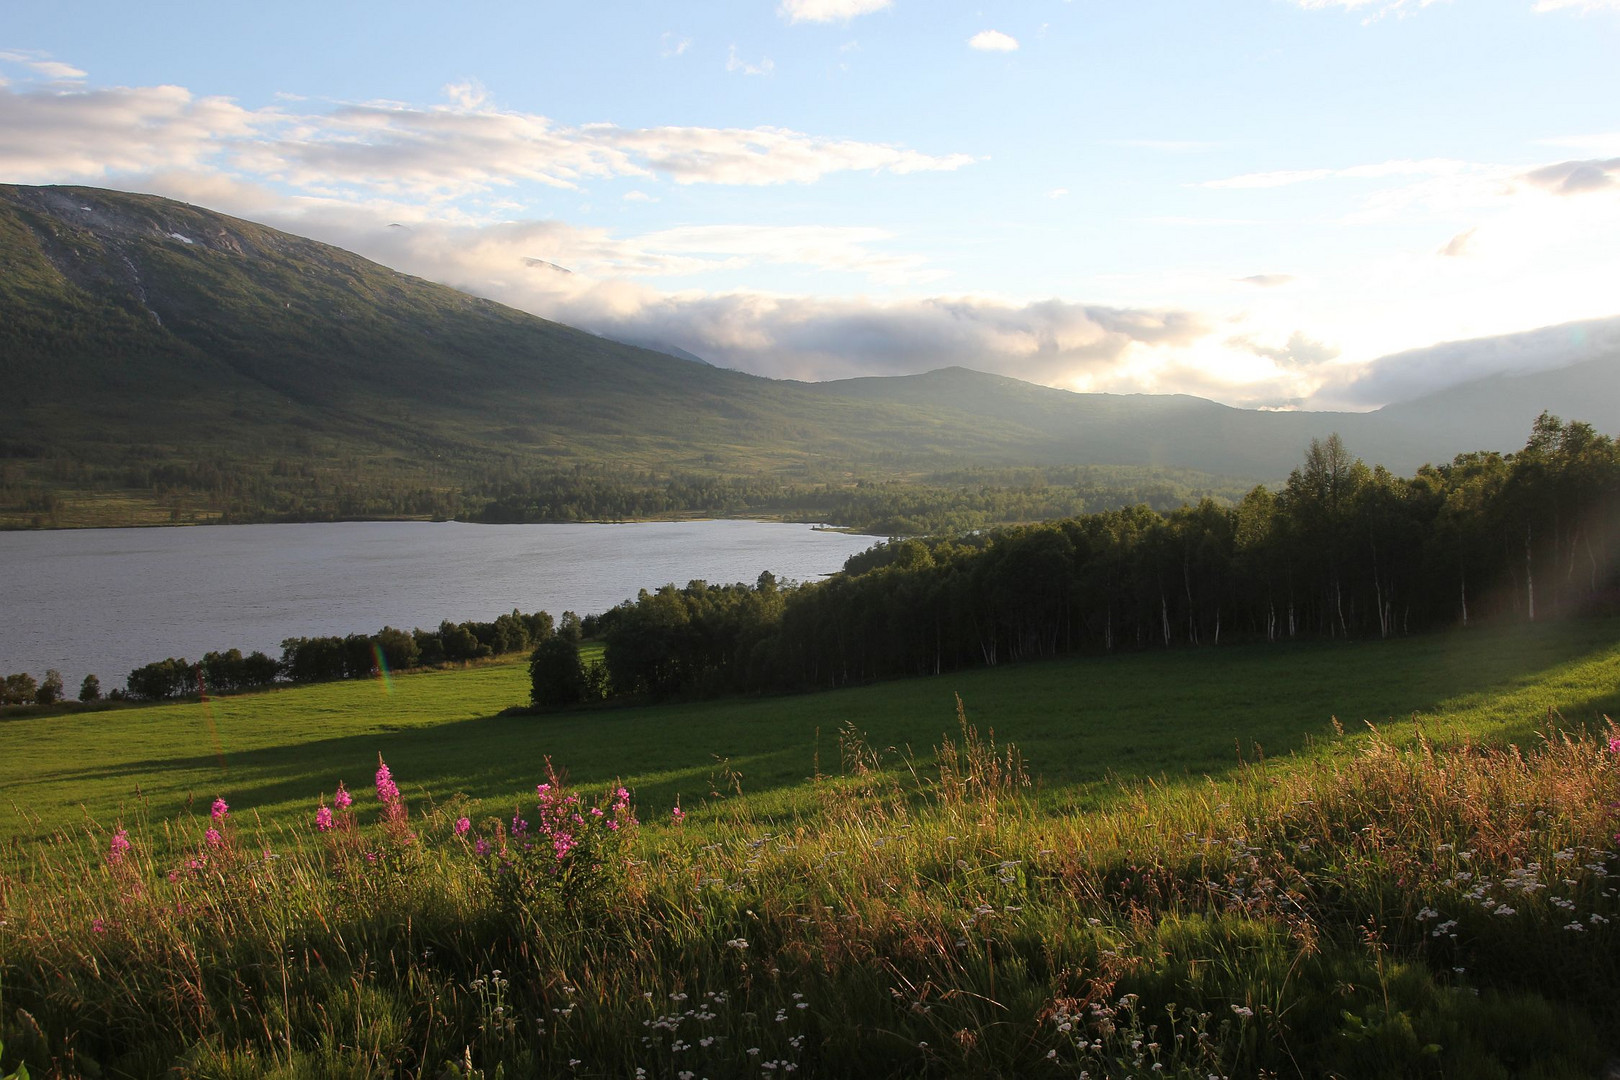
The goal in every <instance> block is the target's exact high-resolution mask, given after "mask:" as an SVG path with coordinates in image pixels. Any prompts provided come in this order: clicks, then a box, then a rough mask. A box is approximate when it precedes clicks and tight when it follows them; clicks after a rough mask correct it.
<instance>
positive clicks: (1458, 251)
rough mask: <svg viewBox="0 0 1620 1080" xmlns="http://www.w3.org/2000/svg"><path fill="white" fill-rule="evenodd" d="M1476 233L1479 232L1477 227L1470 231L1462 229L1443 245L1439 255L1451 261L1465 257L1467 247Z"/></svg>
mask: <svg viewBox="0 0 1620 1080" xmlns="http://www.w3.org/2000/svg"><path fill="white" fill-rule="evenodd" d="M1477 232H1479V227H1478V226H1475V227H1474V228H1472V229H1464V230H1463V231H1462V232H1460V233H1458V234H1457V235H1456V236H1453V237H1452V238H1451V239H1450V240H1447V241H1446V242H1445V245H1444V246H1442V247H1441V248H1440V254H1442V255H1444V256H1446V257H1447V258H1452V259H1456V258H1461V257H1462V256H1464V255H1467V254H1468V245H1469V244H1470V243H1471V242H1472V241H1473V239H1474V234H1475V233H1477Z"/></svg>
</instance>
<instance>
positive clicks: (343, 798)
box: [332, 780, 354, 810]
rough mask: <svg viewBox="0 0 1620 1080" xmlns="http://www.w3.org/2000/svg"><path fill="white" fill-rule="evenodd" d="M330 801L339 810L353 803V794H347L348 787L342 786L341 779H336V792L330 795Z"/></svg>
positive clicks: (345, 808)
mask: <svg viewBox="0 0 1620 1080" xmlns="http://www.w3.org/2000/svg"><path fill="white" fill-rule="evenodd" d="M332 802H333V803H334V804H335V805H336V806H337V808H338V809H339V810H347V809H348V808H349V807H350V806H352V805H353V804H354V796H353V795H350V794H349V789H348V788H346V787H344V786H343V781H341V780H339V781H338V789H337V794H336V795H334V796H332Z"/></svg>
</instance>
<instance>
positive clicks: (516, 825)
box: [512, 814, 529, 836]
mask: <svg viewBox="0 0 1620 1080" xmlns="http://www.w3.org/2000/svg"><path fill="white" fill-rule="evenodd" d="M528 831H529V823H528V822H527V821H524V820H523V819H522V818H520V817H518V816H517V815H516V814H513V815H512V835H513V836H522V835H523V834H524V833H526V832H528Z"/></svg>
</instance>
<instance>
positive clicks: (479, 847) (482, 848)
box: [473, 836, 489, 855]
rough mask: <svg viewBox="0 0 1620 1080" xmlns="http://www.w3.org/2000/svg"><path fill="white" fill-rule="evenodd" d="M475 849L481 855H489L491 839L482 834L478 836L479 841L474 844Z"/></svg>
mask: <svg viewBox="0 0 1620 1080" xmlns="http://www.w3.org/2000/svg"><path fill="white" fill-rule="evenodd" d="M473 850H474V851H476V852H477V853H478V854H480V855H488V854H489V841H488V840H485V839H484V838H483V837H482V836H480V837H479V838H478V840H477V842H475V843H474V844H473Z"/></svg>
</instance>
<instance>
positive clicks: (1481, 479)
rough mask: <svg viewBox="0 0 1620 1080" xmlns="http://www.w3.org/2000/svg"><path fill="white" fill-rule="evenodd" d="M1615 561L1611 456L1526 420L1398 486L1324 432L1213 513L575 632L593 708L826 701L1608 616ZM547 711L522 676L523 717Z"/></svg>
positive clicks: (645, 610)
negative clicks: (1124, 653) (1142, 661)
mask: <svg viewBox="0 0 1620 1080" xmlns="http://www.w3.org/2000/svg"><path fill="white" fill-rule="evenodd" d="M1617 549H1620V447H1617V444H1616V442H1615V441H1614V440H1613V439H1611V438H1609V437H1608V436H1605V435H1602V434H1600V433H1598V432H1596V431H1595V430H1594V429H1593V428H1592V427H1591V425H1589V424H1585V423H1580V422H1573V423H1565V422H1563V421H1561V420H1559V419H1558V418H1557V417H1554V416H1550V415H1546V414H1543V415H1542V416H1541V418H1540V419H1538V420H1537V421H1536V423H1535V425H1534V428H1533V430H1532V432H1531V435H1530V438H1529V441H1528V442H1527V443H1526V445H1525V447H1524V449H1523V450H1521V451H1518V452H1516V453H1512V454H1499V453H1495V452H1481V453H1471V454H1463V455H1460V456H1458V457H1457V458H1456V459H1455V460H1453V461H1452V462H1451V463H1449V464H1446V465H1438V466H1425V467H1423V468H1422V469H1420V470H1418V472H1417V473H1416V475H1414V476H1411V477H1405V478H1403V477H1399V476H1395V475H1393V474H1392V473H1390V472H1389V471H1388V470H1386V469H1384V468H1382V467H1369V466H1367V465H1366V464H1365V463H1363V462H1362V461H1360V460H1358V459H1357V458H1355V457H1354V456H1352V455H1351V453H1350V452H1349V451H1348V449H1347V448H1346V447H1345V446H1344V444H1343V443H1342V441H1341V440H1340V439H1339V438H1338V436H1336V435H1335V436H1332V437H1330V438H1328V439H1326V440H1314V441H1313V442H1312V443H1311V446H1310V448H1309V450H1308V452H1307V453H1306V455H1305V460H1304V462H1303V463H1302V464H1301V465H1300V466H1299V467H1298V468H1296V469H1295V470H1294V471H1293V472H1292V473H1291V474H1290V476H1289V478H1288V481H1287V482H1286V483H1285V484H1284V485H1283V486H1282V487H1281V488H1280V489H1277V490H1271V489H1268V488H1265V487H1256V488H1254V489H1253V490H1252V491H1250V492H1249V493H1248V494H1247V495H1246V496H1244V497H1243V498H1242V500H1241V501H1240V502H1238V503H1237V504H1236V505H1233V506H1222V505H1219V504H1217V503H1216V502H1214V501H1213V500H1211V499H1203V500H1201V501H1199V502H1197V503H1196V504H1194V505H1189V506H1184V507H1181V508H1179V509H1175V510H1172V511H1170V512H1168V513H1160V512H1155V511H1154V510H1152V509H1150V508H1148V507H1145V506H1134V507H1127V508H1123V509H1117V510H1109V511H1105V512H1101V513H1094V514H1088V515H1085V516H1080V517H1071V518H1066V519H1063V520H1058V521H1051V522H1046V523H1043V524H1038V525H1029V526H1022V527H1015V528H1006V529H999V530H995V531H982V532H974V533H968V534H963V535H959V536H956V537H950V538H944V537H933V538H927V539H906V540H900V541H894V542H890V543H888V544H883V545H879V546H877V547H875V548H872V549H870V550H869V551H867V552H865V553H863V554H860V555H856V556H854V557H853V558H851V559H850V560H849V561H848V563H847V564H846V565H845V569H844V572H843V573H842V574H839V575H836V576H835V577H833V578H831V579H829V580H827V581H825V582H819V583H811V584H803V585H797V586H789V587H783V586H781V585H779V584H778V583H777V582H776V581H775V580H774V579H771V578H770V577H769V576H768V575H767V576H765V577H762V578H761V579H760V581H759V582H757V583H756V584H755V585H753V586H748V585H710V584H708V583H706V582H702V581H694V582H690V583H688V585H687V586H686V587H685V588H677V587H676V586H674V585H666V586H665V587H663V588H661V589H658V590H656V591H651V592H649V591H645V590H644V591H642V592H641V593H640V594H639V595H638V596H637V597H636V598H635V599H634V600H630V601H626V602H625V603H623V604H621V605H619V606H618V607H616V608H613V609H612V610H610V611H608V612H605V613H603V614H601V615H600V616H595V617H592V618H588V619H587V620H585V627H586V630H587V632H594V633H596V634H598V635H599V636H600V637H601V638H602V640H603V642H604V652H603V663H604V669H605V670H604V671H603V673H602V677H601V679H599V680H598V683H597V684H596V686H597V690H598V691H599V693H600V694H601V695H602V696H643V695H644V696H653V697H660V696H669V695H674V694H706V693H717V692H722V691H737V690H741V691H778V690H794V689H809V688H819V687H836V686H842V685H846V684H850V683H858V682H866V681H870V680H874V679H882V678H891V677H897V676H907V675H919V674H930V673H939V672H944V671H951V670H957V669H961V668H965V667H970V666H977V665H994V664H998V663H1002V662H1005V661H1014V660H1022V659H1029V658H1034V657H1042V656H1053V655H1057V654H1061V653H1075V652H1082V651H1098V652H1110V651H1117V650H1121V649H1145V648H1170V647H1177V646H1207V645H1215V644H1219V643H1220V642H1222V641H1233V640H1249V641H1265V642H1276V641H1286V640H1297V639H1305V638H1322V639H1354V638H1369V637H1391V636H1395V635H1404V634H1410V633H1417V632H1420V631H1426V630H1433V629H1438V628H1443V627H1451V626H1467V625H1471V624H1474V623H1477V622H1479V621H1482V620H1492V621H1510V620H1516V621H1522V622H1537V621H1543V620H1547V619H1554V618H1561V617H1565V616H1570V615H1576V614H1581V613H1588V612H1612V611H1615V610H1620V558H1617V555H1620V550H1617ZM581 694H582V697H581V698H580V699H581V700H582V699H588V698H589V697H590V696H592V690H591V688H590V684H589V683H587V684H586V689H584V690H582V691H581ZM564 700H566V699H559V698H558V697H557V696H555V695H549V696H548V694H546V693H544V692H542V688H541V687H540V686H539V685H538V684H537V686H536V693H535V701H536V703H537V704H559V703H563V701H564Z"/></svg>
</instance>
